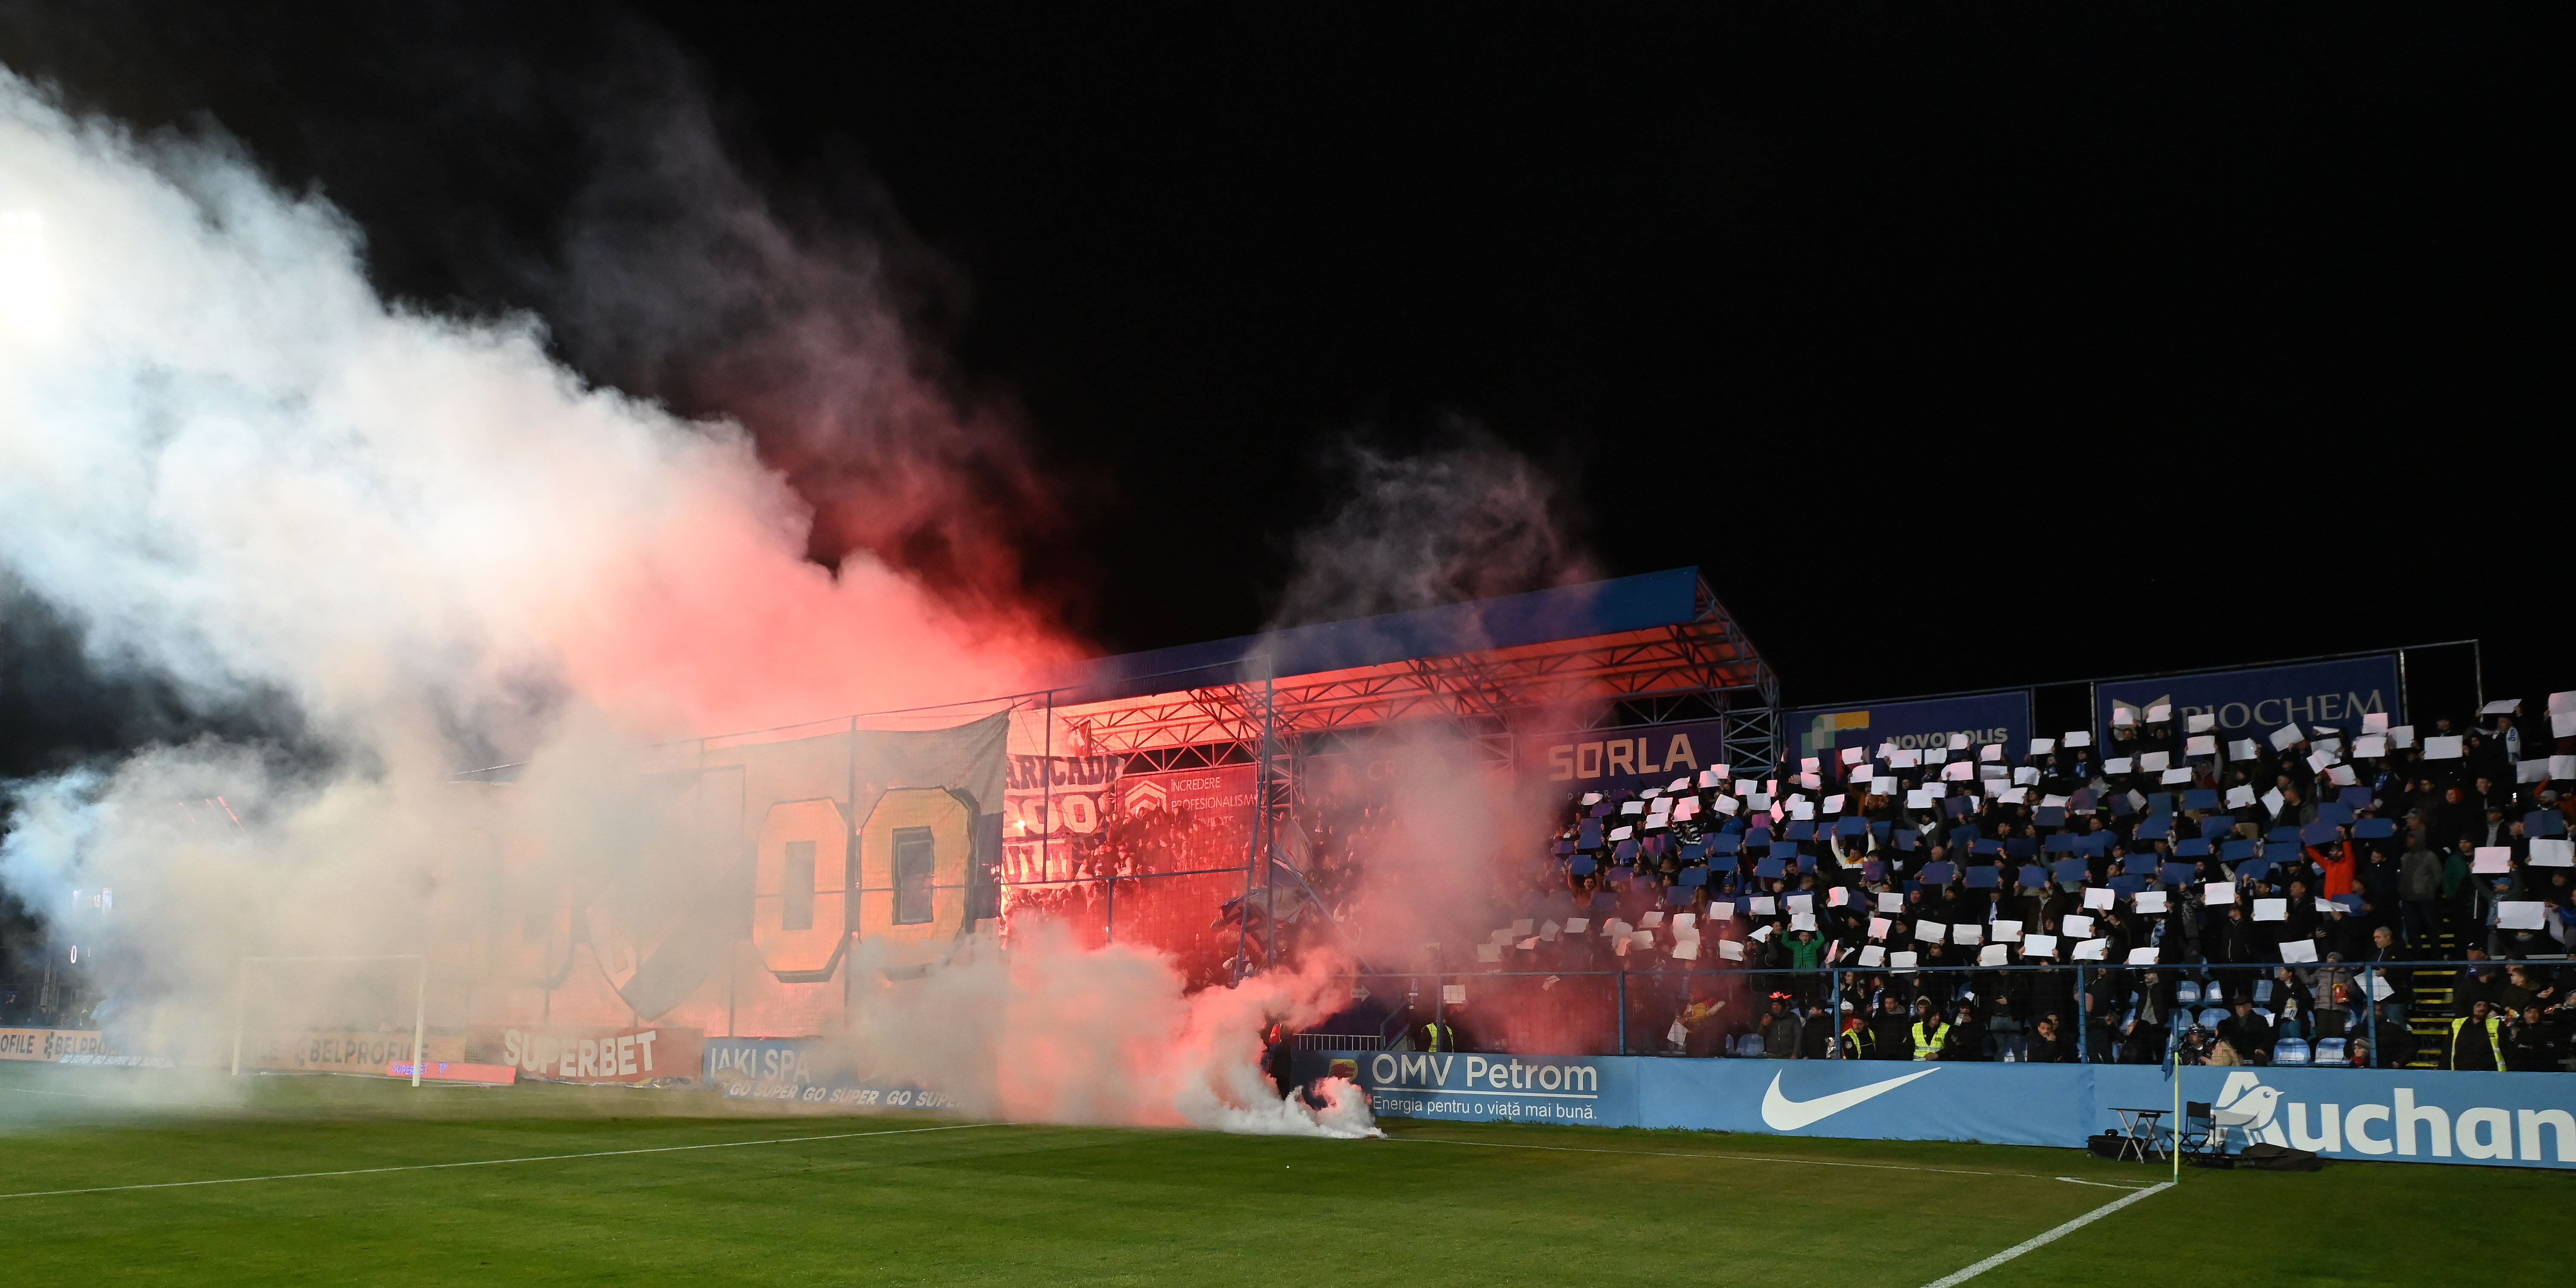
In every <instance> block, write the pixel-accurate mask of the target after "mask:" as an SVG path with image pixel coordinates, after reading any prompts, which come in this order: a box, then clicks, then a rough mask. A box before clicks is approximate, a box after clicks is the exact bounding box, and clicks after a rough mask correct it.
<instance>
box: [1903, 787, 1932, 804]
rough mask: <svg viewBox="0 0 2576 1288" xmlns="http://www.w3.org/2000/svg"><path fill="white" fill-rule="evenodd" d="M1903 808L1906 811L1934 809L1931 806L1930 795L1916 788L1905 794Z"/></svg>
mask: <svg viewBox="0 0 2576 1288" xmlns="http://www.w3.org/2000/svg"><path fill="white" fill-rule="evenodd" d="M1905 808H1907V809H1932V808H1934V806H1933V804H1932V793H1930V792H1927V791H1925V790H1923V789H1922V788H1920V787H1917V788H1915V789H1914V790H1912V791H1910V792H1907V793H1905Z"/></svg>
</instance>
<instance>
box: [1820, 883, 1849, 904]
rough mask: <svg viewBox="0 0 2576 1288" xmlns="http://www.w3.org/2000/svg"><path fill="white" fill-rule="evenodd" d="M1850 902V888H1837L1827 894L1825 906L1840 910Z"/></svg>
mask: <svg viewBox="0 0 2576 1288" xmlns="http://www.w3.org/2000/svg"><path fill="white" fill-rule="evenodd" d="M1850 902H1851V890H1850V888H1849V887H1846V886H1835V887H1834V888H1833V889H1831V890H1827V891H1826V892H1825V906H1827V907H1829V908H1839V907H1842V906H1843V905H1844V904H1847V903H1850Z"/></svg>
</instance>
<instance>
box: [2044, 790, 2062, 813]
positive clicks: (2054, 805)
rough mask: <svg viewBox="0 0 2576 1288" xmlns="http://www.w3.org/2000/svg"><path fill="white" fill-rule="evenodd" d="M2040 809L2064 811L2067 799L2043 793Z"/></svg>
mask: <svg viewBox="0 0 2576 1288" xmlns="http://www.w3.org/2000/svg"><path fill="white" fill-rule="evenodd" d="M2039 807H2040V808H2041V809H2064V808H2065V807H2066V798H2065V797H2063V796H2059V795H2056V794H2055V793H2043V794H2042V795H2041V796H2040V798H2039Z"/></svg>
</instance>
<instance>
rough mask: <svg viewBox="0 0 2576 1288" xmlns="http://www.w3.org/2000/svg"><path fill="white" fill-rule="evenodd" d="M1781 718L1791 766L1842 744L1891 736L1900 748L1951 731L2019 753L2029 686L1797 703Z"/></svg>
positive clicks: (1936, 742) (1874, 744)
mask: <svg viewBox="0 0 2576 1288" xmlns="http://www.w3.org/2000/svg"><path fill="white" fill-rule="evenodd" d="M1780 720H1781V726H1782V727H1781V731H1780V732H1781V736H1782V737H1783V738H1785V739H1787V740H1788V741H1789V742H1790V744H1791V748H1792V749H1791V750H1790V752H1789V757H1790V761H1789V768H1791V769H1795V768H1796V767H1797V762H1798V761H1800V760H1803V759H1805V758H1806V757H1809V756H1814V757H1817V758H1818V759H1821V760H1827V761H1830V760H1831V757H1832V753H1833V752H1835V751H1838V750H1840V749H1842V748H1845V747H1859V748H1862V749H1864V750H1868V751H1876V750H1877V749H1878V747H1879V745H1880V744H1882V743H1890V742H1892V743H1895V744H1896V748H1897V750H1899V751H1912V750H1916V749H1918V748H1923V747H1946V746H1948V745H1950V739H1951V736H1952V735H1954V734H1955V735H1963V736H1965V737H1966V738H1967V740H1968V745H1969V746H1971V747H1980V746H1984V745H1986V744H1988V743H2003V744H2006V745H2007V746H2008V747H2009V748H2010V749H2011V751H2010V753H2009V754H2011V755H2014V756H2016V757H2018V756H2019V754H2020V753H2021V752H2022V750H2023V749H2025V748H2027V747H2028V746H2029V745H2030V690H2028V689H2014V690H2011V691H2009V692H2005V693H1978V694H1972V695H1970V696H1968V697H1964V698H1924V699H1920V700H1917V701H1912V702H1855V703H1846V704H1844V705H1842V706H1835V707H1799V708H1796V709H1794V710H1790V711H1784V712H1782V713H1781V715H1780Z"/></svg>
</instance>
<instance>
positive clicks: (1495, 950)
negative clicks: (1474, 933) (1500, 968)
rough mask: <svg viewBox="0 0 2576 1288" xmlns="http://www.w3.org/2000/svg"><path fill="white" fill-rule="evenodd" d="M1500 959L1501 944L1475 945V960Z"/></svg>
mask: <svg viewBox="0 0 2576 1288" xmlns="http://www.w3.org/2000/svg"><path fill="white" fill-rule="evenodd" d="M1502 959H1503V946H1502V945H1501V944H1478V945H1476V960H1477V961H1480V962H1498V961H1501V960H1502Z"/></svg>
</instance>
